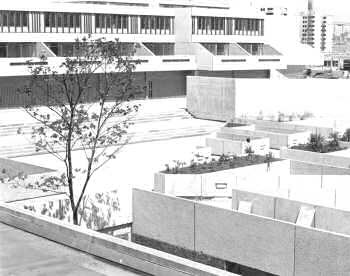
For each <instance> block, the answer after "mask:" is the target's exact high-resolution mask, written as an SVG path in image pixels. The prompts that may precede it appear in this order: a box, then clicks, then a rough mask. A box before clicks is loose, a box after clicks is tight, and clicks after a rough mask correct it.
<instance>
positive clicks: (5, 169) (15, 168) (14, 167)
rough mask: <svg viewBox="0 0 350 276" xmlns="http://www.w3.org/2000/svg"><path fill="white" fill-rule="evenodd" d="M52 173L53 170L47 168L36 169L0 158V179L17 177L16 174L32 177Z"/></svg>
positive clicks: (29, 165)
mask: <svg viewBox="0 0 350 276" xmlns="http://www.w3.org/2000/svg"><path fill="white" fill-rule="evenodd" d="M53 171H54V170H51V169H48V168H43V167H38V166H34V165H31V164H27V163H23V162H18V161H14V160H10V159H4V158H0V178H2V177H6V176H10V177H13V176H17V175H18V174H25V175H32V174H41V173H47V172H53Z"/></svg>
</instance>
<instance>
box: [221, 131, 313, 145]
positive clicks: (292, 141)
mask: <svg viewBox="0 0 350 276" xmlns="http://www.w3.org/2000/svg"><path fill="white" fill-rule="evenodd" d="M235 135H244V136H252V137H254V136H260V137H266V138H269V139H270V147H271V148H277V149H280V148H281V147H292V146H296V145H299V144H305V143H306V142H307V141H308V139H309V137H310V132H309V131H304V132H295V133H283V132H282V133H278V132H275V131H273V132H272V131H268V130H254V131H252V130H241V129H234V128H230V129H228V128H222V129H221V131H220V132H218V133H217V137H218V138H223V139H231V140H232V139H233V137H234V136H235Z"/></svg>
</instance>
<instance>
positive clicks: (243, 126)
mask: <svg viewBox="0 0 350 276" xmlns="http://www.w3.org/2000/svg"><path fill="white" fill-rule="evenodd" d="M221 129H223V130H225V129H243V130H255V125H254V124H249V123H247V124H246V123H239V122H228V123H226V124H225V125H224V126H223V127H222V128H221Z"/></svg>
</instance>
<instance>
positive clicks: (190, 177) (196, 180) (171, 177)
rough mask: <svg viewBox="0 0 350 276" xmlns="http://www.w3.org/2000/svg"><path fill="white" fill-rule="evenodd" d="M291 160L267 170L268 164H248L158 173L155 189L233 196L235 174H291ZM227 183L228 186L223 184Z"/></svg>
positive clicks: (167, 192)
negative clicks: (191, 171)
mask: <svg viewBox="0 0 350 276" xmlns="http://www.w3.org/2000/svg"><path fill="white" fill-rule="evenodd" d="M289 171H290V161H289V160H281V161H276V162H272V163H271V165H270V170H269V171H268V172H267V164H259V165H253V166H246V167H242V168H236V169H230V170H223V171H217V172H213V173H204V174H166V173H156V174H155V175H154V191H156V192H161V193H166V194H171V195H175V196H184V197H194V196H203V197H213V196H226V197H227V196H228V197H230V196H231V189H232V188H233V185H234V184H235V176H239V175H252V174H259V173H260V174H268V175H280V174H289ZM218 183H224V184H226V188H222V185H219V187H218V185H217V184H218Z"/></svg>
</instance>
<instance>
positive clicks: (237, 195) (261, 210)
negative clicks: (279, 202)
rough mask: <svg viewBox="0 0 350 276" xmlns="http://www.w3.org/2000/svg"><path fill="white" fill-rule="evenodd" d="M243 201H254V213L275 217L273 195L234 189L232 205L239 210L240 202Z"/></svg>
mask: <svg viewBox="0 0 350 276" xmlns="http://www.w3.org/2000/svg"><path fill="white" fill-rule="evenodd" d="M242 201H248V202H251V203H252V209H251V213H252V214H255V215H259V216H264V217H269V218H274V216H275V198H274V197H272V196H266V195H262V194H256V193H251V192H247V191H240V190H232V207H233V209H234V210H238V206H239V203H240V202H242Z"/></svg>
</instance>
